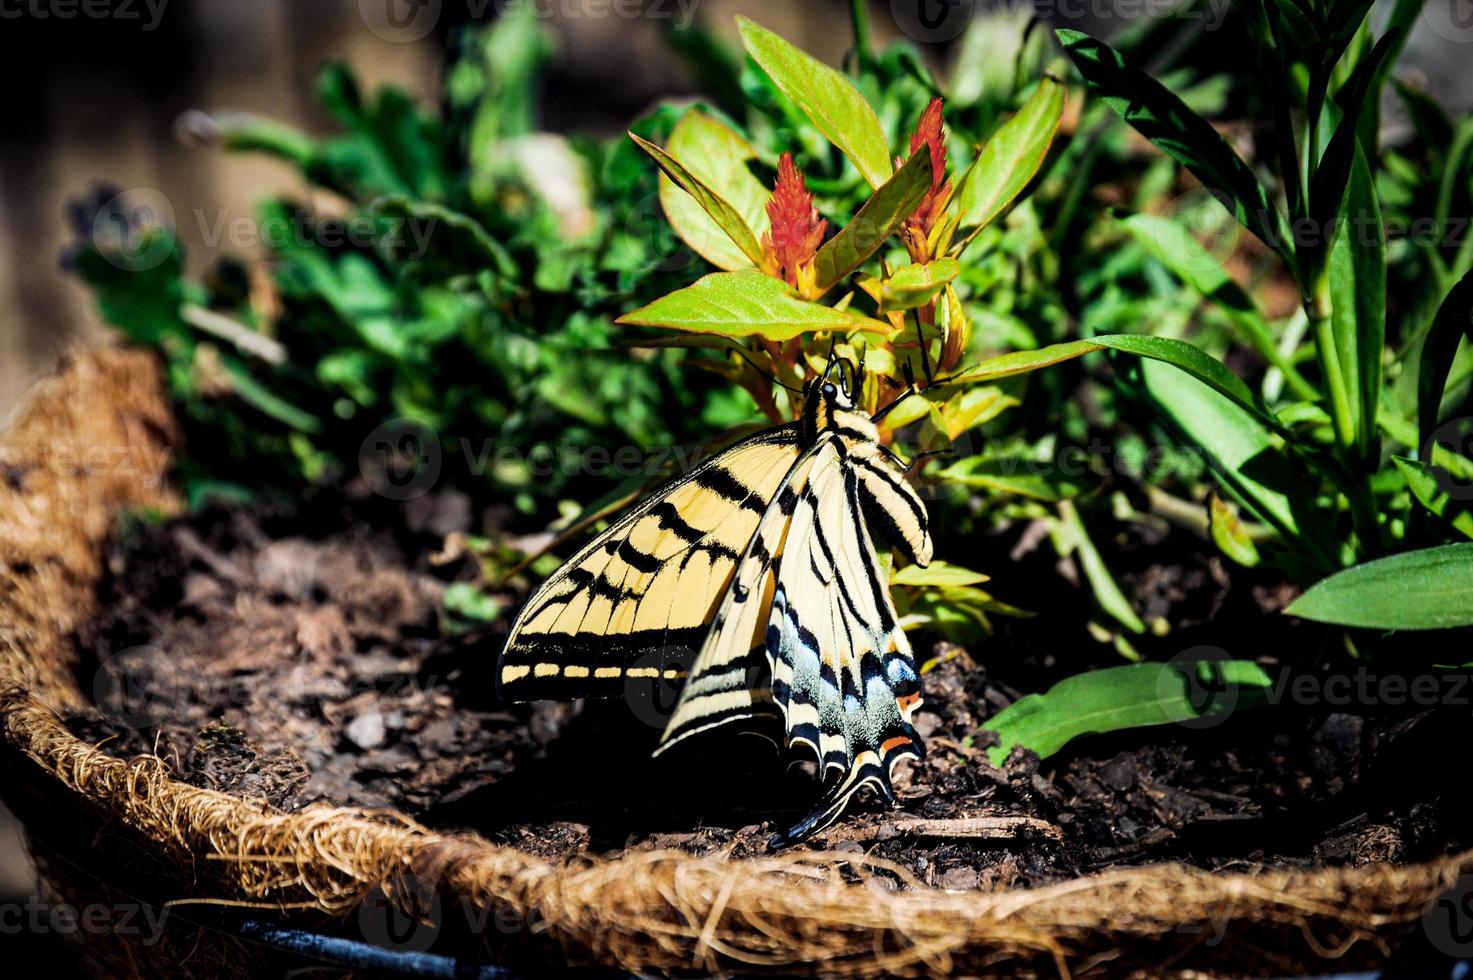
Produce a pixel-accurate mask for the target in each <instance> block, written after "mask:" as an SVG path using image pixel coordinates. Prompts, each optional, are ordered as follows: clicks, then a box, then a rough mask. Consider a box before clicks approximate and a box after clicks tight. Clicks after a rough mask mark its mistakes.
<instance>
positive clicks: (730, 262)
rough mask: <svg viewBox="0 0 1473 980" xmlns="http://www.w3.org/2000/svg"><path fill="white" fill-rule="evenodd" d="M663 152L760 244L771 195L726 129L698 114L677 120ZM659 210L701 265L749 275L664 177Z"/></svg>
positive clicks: (694, 205) (744, 259)
mask: <svg viewBox="0 0 1473 980" xmlns="http://www.w3.org/2000/svg"><path fill="white" fill-rule="evenodd" d="M665 150H666V152H667V153H669V155H670V156H672V157H674V158H675V159H677V160H679V161H680V163H681V165H682V166H684V167H685V168H686V170H688V171H689V172H690V173H691V175H692V176H694V177H695V178H696V179H697V180H699V181H700V182H701V183H703V184H705V185H706V186H707V187H709V188H710V189H711V191H712V192H713V193H714V194H716V195H717V196H719V197H720V198H721V199H722V200H725V201H726V202H727V203H729V204H730V205H731V206H732V208H733V209H734V210H735V211H736V212H737V214H738V215H740V216H741V219H742V223H743V224H745V225H746V226H747V227H748V228H749V229H751V231H752V233H753V234H754V235H755V236H756V239H757V241H758V242H761V240H762V235H763V233H764V232H766V231H767V229H768V227H769V223H768V218H767V200H768V198H769V197H770V196H771V192H770V191H769V190H768V189H767V188H766V187H763V186H762V182H761V181H760V180H758V179H757V178H756V176H755V175H754V174H753V173H752V170H751V168H750V167H749V166H748V164H750V163H751V162H753V161H755V160H756V159H757V151H756V150H754V149H752V147H751V144H749V143H748V142H747V141H746V140H744V139H742V137H741V135H740V134H738V133H737V132H736V131H735V130H733V129H732V128H731V127H730V126H727V125H726V124H725V123H723V122H721V121H720V120H718V119H715V118H713V117H711V116H709V115H707V114H706V113H704V112H701V111H700V110H698V109H692V110H690V111H689V112H687V113H686V114H685V115H684V116H681V117H680V122H678V123H676V124H675V129H674V130H673V131H672V132H671V133H670V140H669V142H668V143H667V144H666V147H665ZM660 205H661V207H663V208H664V210H665V217H666V218H668V219H669V220H670V225H671V227H673V228H674V229H675V232H676V234H678V235H679V236H680V237H681V239H682V240H683V241H684V242H685V243H686V244H687V245H689V246H690V247H691V248H693V249H695V251H696V252H697V253H698V254H699V255H700V256H701V257H702V258H704V259H705V260H706V261H708V262H710V263H711V264H712V265H714V266H716V267H717V268H719V269H726V270H728V271H733V272H734V271H736V270H738V269H750V268H751V267H752V265H753V262H752V259H751V257H750V256H748V255H747V254H746V253H745V252H743V251H742V249H741V248H739V247H738V246H737V245H736V243H735V241H733V239H732V238H731V236H730V235H728V234H726V232H725V231H723V229H722V227H721V225H719V224H718V223H717V222H716V220H715V219H714V218H713V217H712V216H711V215H710V214H708V213H707V212H706V209H705V208H703V207H702V206H701V205H700V204H699V203H698V202H697V201H696V199H695V198H693V197H691V195H690V194H688V193H686V192H685V191H684V190H682V189H681V188H680V186H679V185H677V184H676V183H675V181H673V180H671V179H670V177H669V176H668V175H667V174H665V173H664V172H663V171H662V172H661V174H660Z"/></svg>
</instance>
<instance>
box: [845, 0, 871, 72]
mask: <svg viewBox="0 0 1473 980" xmlns="http://www.w3.org/2000/svg"><path fill="white" fill-rule="evenodd" d="M849 20H850V22H851V23H852V24H853V25H854V56H855V61H856V62H857V63H858V67H859V68H860V69H861V70H862V69H865V68H868V67H869V66H870V64H871V63H872V62H873V61H874V51H873V50H871V48H870V33H869V0H849Z"/></svg>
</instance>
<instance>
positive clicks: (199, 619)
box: [71, 495, 1473, 888]
mask: <svg viewBox="0 0 1473 980" xmlns="http://www.w3.org/2000/svg"><path fill="white" fill-rule="evenodd" d="M487 522H489V523H491V524H494V523H495V521H494V516H493V517H488V518H486V519H485V521H483V522H480V523H482V524H484V523H487ZM471 523H472V515H471V512H470V508H469V507H468V506H467V505H466V503H465V501H464V499H463V498H458V497H454V496H450V495H446V496H439V497H435V496H432V497H427V498H422V499H421V500H419V501H416V502H414V504H413V505H411V506H409V507H408V508H407V509H403V510H399V509H391V508H390V507H389V505H387V504H384V503H382V502H365V501H358V502H346V501H343V500H341V499H331V500H324V499H318V500H309V501H306V502H303V503H301V504H299V505H298V506H297V507H295V508H293V510H292V511H291V512H290V513H288V512H286V511H279V512H275V511H269V510H262V509H232V510H225V509H214V510H207V511H205V512H202V513H198V514H195V515H192V516H190V517H187V518H183V519H180V520H178V521H173V522H169V523H166V524H163V525H137V526H134V527H133V529H132V530H130V531H129V532H128V533H127V534H126V535H123V536H122V537H120V539H119V541H118V542H117V543H116V545H115V546H114V549H113V554H112V560H111V575H110V577H109V579H108V582H107V583H106V585H105V587H104V595H103V605H104V608H105V609H106V613H105V614H104V615H103V616H102V618H101V619H99V620H98V621H97V622H95V623H94V624H93V625H92V626H91V628H90V629H89V630H88V631H87V632H86V634H85V635H83V636H81V637H79V638H78V640H79V649H81V650H82V651H85V653H84V656H86V657H88V658H90V659H89V661H88V662H87V663H86V664H85V665H84V667H83V670H84V672H85V676H84V678H83V682H84V685H90V689H92V690H93V691H95V692H96V701H97V706H96V709H95V710H93V711H90V712H88V713H86V714H83V715H79V716H76V717H73V718H72V719H71V725H72V727H73V728H74V730H75V731H77V732H78V733H79V734H81V735H83V737H86V738H88V739H90V740H93V741H95V742H100V743H104V744H105V747H106V748H107V750H108V751H110V752H113V753H115V754H117V755H119V756H125V757H126V756H130V755H134V754H138V753H144V752H156V753H157V754H158V755H160V756H161V757H163V758H165V759H167V760H169V761H170V762H171V763H172V764H173V765H174V766H175V767H176V768H177V770H178V771H179V773H180V774H181V775H182V778H184V779H186V780H188V781H190V782H192V783H194V784H196V785H199V786H208V787H213V788H217V789H222V790H228V791H232V792H238V793H244V794H249V795H251V796H256V797H262V798H265V799H267V800H269V801H271V802H272V803H274V804H276V805H278V806H281V807H285V808H289V809H290V808H295V807H300V806H303V805H305V804H307V803H309V802H312V801H317V800H326V801H330V802H334V803H340V804H352V805H358V806H365V807H395V808H397V809H400V810H402V811H404V812H406V813H408V814H410V815H411V816H413V817H415V818H416V819H418V820H420V821H421V822H423V823H425V824H427V825H429V826H432V827H438V828H473V829H475V830H477V831H479V832H480V833H482V834H484V835H486V836H488V837H490V838H491V839H494V840H499V841H504V842H508V843H512V844H515V845H517V846H519V847H522V848H525V849H528V850H531V851H535V852H538V853H541V854H545V855H550V856H570V855H573V854H575V853H578V852H580V851H586V850H594V851H599V850H608V849H614V848H621V847H633V848H642V847H681V848H686V849H689V850H691V851H697V852H707V851H715V852H724V853H729V854H732V855H735V856H741V855H747V854H755V853H760V852H763V851H764V850H765V849H766V846H767V845H766V842H767V839H768V837H769V835H770V834H771V832H772V831H773V830H776V829H780V828H782V827H785V826H787V825H788V824H789V823H791V822H792V821H793V820H794V819H795V818H796V817H799V816H801V815H802V813H804V812H805V811H806V809H807V806H808V805H809V804H811V802H812V801H813V799H814V798H815V796H816V788H815V787H814V784H813V782H812V777H811V774H810V773H808V772H805V771H804V770H803V769H802V767H795V768H794V769H792V770H791V771H785V769H784V766H783V765H782V763H781V761H780V760H779V759H777V758H776V757H775V756H774V755H773V753H772V752H771V750H770V749H768V748H767V747H766V743H765V742H762V741H761V740H758V739H752V738H743V737H740V736H736V737H721V736H711V737H708V738H706V739H704V740H698V741H699V744H698V745H692V746H690V747H689V748H688V749H687V750H686V751H684V752H683V753H681V754H678V755H676V754H672V756H671V757H669V758H662V759H660V760H652V759H651V758H650V751H649V750H650V749H651V748H652V747H653V745H654V744H655V741H656V739H657V737H658V734H659V726H660V724H661V723H662V715H661V713H660V710H659V708H658V707H657V705H655V704H654V703H652V702H650V701H640V702H635V703H625V702H590V703H586V704H576V703H575V704H556V703H540V704H534V705H520V704H503V703H501V702H499V701H498V700H497V695H496V691H495V683H494V667H495V662H496V656H497V652H498V650H499V649H500V644H501V641H502V639H503V637H504V630H505V628H506V622H505V620H504V619H503V620H502V621H500V622H498V623H496V624H494V625H486V624H482V625H480V626H477V627H474V628H466V627H465V626H464V624H459V623H456V622H454V621H452V620H451V619H450V618H448V617H447V615H446V614H445V613H444V612H443V611H442V610H441V598H442V596H443V595H444V592H445V590H446V588H447V587H448V586H449V585H450V584H451V583H452V582H454V581H456V580H466V579H469V578H473V577H474V576H475V575H476V567H475V566H474V564H473V561H472V560H470V559H464V558H459V559H449V560H447V559H448V556H447V555H446V554H445V553H444V550H443V545H444V539H445V535H446V534H448V533H451V532H457V531H466V530H469V529H470V525H471ZM479 529H480V528H478V530H479ZM1036 539H1037V536H1036V535H1034V534H1030V532H1029V530H1028V529H1027V528H1015V529H1012V530H1011V531H1010V532H1008V533H1007V534H1004V535H1001V536H997V537H995V538H993V539H991V540H990V544H989V545H988V547H987V549H986V550H985V552H984V553H983V554H981V555H979V556H976V557H973V558H971V559H970V560H969V561H968V564H973V565H975V566H976V567H979V568H983V569H987V570H989V571H993V572H994V573H995V574H996V575H997V578H998V580H999V581H997V582H995V583H994V585H995V586H996V588H995V591H996V592H997V594H998V595H999V596H1000V597H1001V598H1004V599H1007V600H1009V601H1012V602H1014V603H1016V604H1018V605H1023V606H1029V605H1032V606H1033V607H1034V608H1039V607H1040V606H1042V607H1043V608H1042V609H1041V610H1040V611H1042V612H1044V613H1045V615H1042V616H1040V617H1038V618H1036V619H1031V620H1017V621H1005V622H1003V623H1002V624H1000V629H999V632H998V634H997V635H996V636H995V637H994V638H992V639H991V640H989V641H988V642H987V643H986V645H984V646H982V647H980V648H979V649H977V650H975V651H972V652H971V653H968V652H964V651H962V650H960V649H959V648H952V647H946V646H944V645H942V646H937V647H935V648H934V652H935V653H936V655H937V660H938V661H939V663H938V665H937V666H936V667H935V668H934V669H932V670H930V671H929V672H928V673H927V674H926V675H925V678H924V684H925V697H926V704H925V706H924V708H923V710H922V712H921V713H920V714H919V715H918V726H917V727H918V728H919V730H920V731H921V733H922V734H923V735H925V736H926V739H927V743H928V750H929V754H928V757H927V758H926V759H925V760H924V761H923V762H921V763H918V764H916V765H914V766H912V767H911V768H910V770H909V772H907V773H902V774H901V776H900V778H899V781H898V788H899V796H900V806H899V808H898V809H897V810H892V811H884V812H880V811H875V810H873V809H871V810H869V811H868V812H859V813H853V814H851V815H850V816H849V817H846V818H845V819H844V820H843V821H841V822H840V824H839V825H838V826H837V827H836V828H835V829H833V830H832V831H831V832H829V833H828V834H827V835H825V836H822V837H820V838H819V839H818V840H817V841H816V842H815V843H818V844H826V845H827V846H831V847H839V848H843V849H850V850H852V849H856V848H858V849H863V850H865V851H871V852H873V853H876V854H878V855H880V856H883V857H886V858H890V859H893V860H895V861H897V862H899V863H900V864H902V865H904V866H906V867H907V868H909V869H910V870H911V871H912V872H913V873H914V874H915V875H916V876H917V877H918V878H919V879H921V880H923V881H926V882H928V883H931V884H935V885H940V886H944V887H947V888H978V887H981V888H993V887H1000V886H1014V885H1033V884H1041V883H1046V882H1050V881H1057V880H1061V879H1065V878H1070V877H1074V876H1076V875H1078V874H1080V873H1083V872H1088V871H1092V870H1096V869H1100V868H1104V867H1108V866H1111V865H1118V864H1138V863H1149V862H1155V861H1160V860H1166V859H1179V860H1185V861H1188V862H1192V863H1194V864H1197V865H1200V866H1203V867H1207V868H1214V869H1216V868H1250V867H1262V866H1303V865H1309V864H1315V863H1349V864H1361V863H1365V862H1369V861H1382V860H1393V861H1404V860H1405V861H1410V860H1416V859H1421V858H1427V857H1431V856H1433V855H1437V854H1441V853H1443V852H1445V851H1447V850H1448V849H1450V848H1453V847H1461V846H1468V845H1469V844H1470V843H1473V828H1470V827H1469V825H1468V823H1467V821H1466V820H1464V819H1460V817H1461V815H1462V814H1463V813H1466V810H1465V809H1464V803H1465V795H1466V789H1465V788H1464V787H1465V784H1466V783H1467V777H1466V774H1465V773H1464V772H1463V765H1462V764H1461V762H1460V761H1459V760H1460V758H1461V755H1462V753H1461V752H1459V751H1457V749H1459V748H1461V746H1462V745H1463V744H1464V739H1465V736H1466V732H1467V731H1468V727H1467V725H1468V713H1469V711H1468V708H1467V698H1468V697H1469V696H1470V695H1473V687H1470V688H1469V689H1467V690H1462V691H1452V690H1451V686H1444V687H1443V688H1442V689H1441V695H1442V697H1441V700H1442V701H1443V702H1445V703H1443V704H1441V705H1437V706H1428V705H1423V706H1420V707H1415V706H1412V707H1409V706H1407V705H1405V704H1389V703H1383V704H1366V703H1357V702H1356V701H1354V700H1352V701H1351V702H1350V703H1348V704H1336V703H1331V701H1330V699H1329V698H1328V697H1326V698H1319V699H1309V700H1310V701H1311V702H1312V703H1299V704H1298V705H1293V706H1291V705H1289V704H1283V705H1280V706H1279V707H1278V708H1276V709H1274V710H1260V711H1237V712H1235V713H1233V714H1232V715H1231V716H1230V717H1228V718H1227V719H1225V720H1224V721H1222V722H1221V723H1220V724H1217V725H1215V726H1213V727H1210V728H1206V729H1200V730H1199V729H1193V728H1188V727H1183V726H1168V727H1164V728H1156V729H1149V730H1144V731H1138V732H1135V733H1128V734H1121V735H1115V736H1099V737H1095V738H1091V739H1084V740H1081V741H1078V742H1076V743H1074V745H1073V746H1071V747H1070V748H1069V749H1067V750H1066V751H1065V753H1063V754H1061V755H1059V756H1056V757H1054V758H1052V759H1049V760H1047V761H1046V762H1044V763H1042V764H1040V762H1039V760H1038V759H1037V757H1035V756H1033V755H1031V754H1029V753H1023V752H1015V753H1014V755H1013V757H1012V758H1011V759H1010V760H1009V761H1008V762H1007V764H1006V765H1005V766H1004V767H1003V768H1002V769H997V768H994V767H993V766H991V765H990V764H989V763H988V761H987V759H986V755H985V752H984V751H983V750H984V748H985V740H983V739H978V740H976V742H975V744H974V743H973V736H974V734H975V732H976V730H977V728H978V726H979V725H980V724H981V723H982V721H984V720H985V719H986V718H987V717H989V716H990V715H992V714H993V713H995V712H996V711H997V710H999V709H1000V708H1002V707H1003V706H1005V705H1006V704H1008V703H1009V702H1011V701H1012V700H1014V699H1016V698H1017V697H1018V696H1019V695H1020V693H1022V692H1026V691H1031V690H1040V689H1043V688H1045V687H1047V686H1048V685H1049V684H1051V683H1053V682H1054V681H1057V680H1059V679H1060V678H1062V677H1064V676H1067V675H1069V674H1072V673H1075V672H1077V671H1079V670H1081V669H1084V668H1085V667H1088V666H1102V665H1110V664H1118V663H1120V662H1121V661H1120V659H1119V654H1117V653H1116V652H1114V651H1113V650H1112V649H1111V648H1110V647H1109V646H1108V645H1106V644H1102V643H1099V642H1096V641H1094V640H1091V639H1090V633H1089V632H1088V631H1087V629H1086V623H1085V621H1084V618H1083V617H1084V615H1085V612H1084V611H1087V610H1088V609H1090V608H1092V607H1091V605H1090V604H1089V603H1088V602H1087V601H1086V599H1085V598H1084V596H1085V593H1084V592H1083V591H1081V589H1082V586H1081V587H1079V588H1074V589H1071V588H1070V587H1069V586H1068V580H1069V578H1070V575H1071V574H1072V570H1071V569H1069V568H1064V569H1063V570H1062V571H1063V572H1064V580H1063V581H1061V579H1060V569H1058V568H1056V567H1055V564H1054V562H1055V559H1054V558H1053V557H1052V552H1051V551H1049V549H1048V548H1047V547H1042V548H1039V547H1035V546H1031V543H1032V542H1035V541H1036ZM1101 546H1102V548H1105V549H1107V551H1108V556H1109V560H1110V562H1111V564H1112V567H1114V568H1116V569H1118V570H1119V572H1120V576H1121V580H1122V584H1123V585H1124V587H1125V588H1126V591H1127V593H1128V594H1131V595H1132V596H1134V597H1135V599H1136V601H1137V603H1138V608H1140V609H1141V610H1143V612H1144V613H1145V618H1146V619H1147V620H1148V621H1149V620H1156V619H1159V620H1161V621H1162V622H1171V623H1174V624H1177V628H1176V629H1175V631H1174V632H1173V633H1172V634H1171V635H1169V636H1165V637H1156V636H1153V637H1146V638H1144V639H1142V638H1134V640H1133V642H1134V645H1135V647H1136V649H1138V650H1140V651H1141V652H1142V653H1145V654H1147V655H1149V656H1151V657H1152V658H1165V657H1169V656H1171V655H1172V654H1173V653H1177V652H1180V651H1183V650H1186V649H1189V648H1191V647H1194V646H1200V645H1202V644H1208V643H1210V644H1212V645H1214V646H1218V647H1221V648H1223V649H1225V650H1227V651H1229V652H1230V653H1231V654H1232V655H1234V656H1240V657H1242V656H1248V657H1254V658H1256V659H1259V660H1260V662H1262V663H1264V664H1265V666H1266V667H1268V669H1269V670H1270V673H1277V672H1278V671H1279V670H1280V667H1279V666H1278V661H1281V660H1287V659H1288V656H1286V655H1287V654H1292V655H1293V658H1294V662H1295V663H1296V665H1297V666H1296V669H1297V670H1299V671H1300V672H1302V673H1306V674H1309V675H1312V676H1316V677H1319V678H1321V679H1323V677H1325V676H1327V672H1328V671H1332V670H1333V671H1341V672H1343V671H1345V670H1346V669H1347V668H1345V667H1344V665H1343V664H1338V663H1337V661H1336V659H1335V655H1334V653H1333V651H1331V649H1330V648H1329V647H1328V646H1326V645H1325V638H1324V635H1323V634H1320V633H1317V632H1311V631H1309V630H1307V629H1305V628H1303V627H1299V628H1295V627H1293V626H1292V625H1291V624H1289V622H1288V621H1287V620H1286V619H1284V618H1283V617H1276V616H1272V615H1269V613H1270V612H1272V611H1274V610H1276V609H1277V608H1278V607H1280V606H1282V604H1283V603H1284V601H1286V599H1287V598H1288V597H1289V596H1290V595H1291V594H1292V592H1288V591H1286V590H1285V589H1284V588H1283V587H1281V586H1280V585H1279V584H1278V583H1276V582H1275V581H1274V580H1272V579H1261V578H1259V579H1255V578H1253V577H1250V576H1246V575H1243V574H1242V573H1236V574H1234V573H1230V572H1229V571H1227V570H1226V569H1225V568H1224V567H1223V565H1222V564H1221V563H1220V562H1219V561H1218V560H1217V559H1215V558H1204V557H1202V556H1201V554H1200V550H1201V549H1200V547H1199V546H1198V545H1196V543H1195V542H1192V541H1190V540H1189V539H1187V538H1186V536H1185V535H1182V534H1180V533H1179V532H1178V533H1170V532H1168V531H1167V530H1166V529H1164V528H1161V529H1157V530H1156V531H1154V532H1147V531H1142V530H1141V526H1140V525H1128V526H1127V525H1121V531H1120V534H1118V535H1117V536H1115V537H1114V538H1113V539H1111V540H1107V541H1103V542H1101ZM943 557H944V556H943ZM1003 570H1006V573H1005V574H1003V573H1002V572H1003ZM1031 596H1040V597H1045V599H1044V602H1037V601H1035V602H1029V601H1028V600H1029V597H1031ZM502 598H503V599H504V600H505V601H504V603H503V609H505V610H507V611H511V610H514V609H515V607H516V603H517V601H519V599H520V596H518V595H515V594H510V593H509V594H507V595H505V596H503V597H502ZM917 642H918V643H919V644H924V647H923V648H924V649H932V643H933V642H934V638H930V639H927V638H926V637H924V636H923V635H921V636H918V637H917ZM1322 647H1323V649H1321V648H1322ZM1349 669H1350V670H1351V671H1353V670H1354V668H1353V667H1351V668H1349ZM1327 691H1328V689H1327ZM1458 695H1461V701H1462V703H1461V705H1459V704H1453V703H1451V702H1455V701H1458V700H1459V697H1458ZM1286 700H1287V699H1286ZM1299 700H1300V701H1301V702H1304V701H1305V699H1303V698H1301V699H1299ZM1335 700H1337V701H1338V700H1339V699H1338V698H1337V699H1335ZM1386 700H1390V699H1386ZM1450 749H1451V750H1452V751H1451V752H1450V751H1449V750H1450ZM973 817H989V818H992V817H1030V818H1035V820H1034V821H1032V822H1030V823H1028V824H1026V825H1024V826H1021V827H1012V828H1008V827H1001V828H999V827H996V826H988V825H979V824H977V823H976V822H975V821H974V822H973V823H971V824H965V823H962V822H960V821H962V820H964V819H966V818H973Z"/></svg>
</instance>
